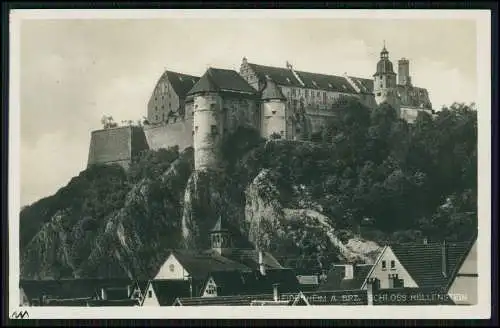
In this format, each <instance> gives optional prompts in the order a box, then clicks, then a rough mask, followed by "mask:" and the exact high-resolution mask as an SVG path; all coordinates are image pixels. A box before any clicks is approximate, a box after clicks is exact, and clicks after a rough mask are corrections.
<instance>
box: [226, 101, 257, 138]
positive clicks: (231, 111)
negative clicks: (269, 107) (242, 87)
mask: <svg viewBox="0 0 500 328" xmlns="http://www.w3.org/2000/svg"><path fill="white" fill-rule="evenodd" d="M221 100H222V111H223V113H224V114H223V116H224V117H223V122H221V124H222V125H223V132H234V130H235V129H236V128H237V127H239V126H251V127H255V128H258V129H260V114H259V110H258V103H257V101H256V100H253V99H246V98H234V97H227V96H224V97H223V98H221Z"/></svg>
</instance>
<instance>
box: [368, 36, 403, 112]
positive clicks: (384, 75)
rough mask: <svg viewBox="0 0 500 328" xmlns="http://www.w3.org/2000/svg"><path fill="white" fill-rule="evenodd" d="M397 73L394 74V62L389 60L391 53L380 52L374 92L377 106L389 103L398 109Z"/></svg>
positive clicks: (374, 77)
mask: <svg viewBox="0 0 500 328" xmlns="http://www.w3.org/2000/svg"><path fill="white" fill-rule="evenodd" d="M396 88H397V84H396V73H394V69H393V65H392V62H391V61H390V60H389V52H388V51H387V49H386V48H385V43H384V48H383V49H382V51H381V52H380V60H379V61H378V63H377V72H376V73H375V74H373V92H374V94H375V101H376V102H377V105H380V104H381V103H383V102H387V103H388V104H390V105H391V106H393V107H394V108H396V109H397V108H398V101H397V99H398V97H397V90H396Z"/></svg>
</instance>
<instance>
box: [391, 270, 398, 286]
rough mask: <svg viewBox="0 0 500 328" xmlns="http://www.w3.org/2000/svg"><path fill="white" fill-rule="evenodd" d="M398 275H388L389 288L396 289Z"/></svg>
mask: <svg viewBox="0 0 500 328" xmlns="http://www.w3.org/2000/svg"><path fill="white" fill-rule="evenodd" d="M398 283H399V279H398V275H397V274H391V273H389V288H398V287H399V286H398Z"/></svg>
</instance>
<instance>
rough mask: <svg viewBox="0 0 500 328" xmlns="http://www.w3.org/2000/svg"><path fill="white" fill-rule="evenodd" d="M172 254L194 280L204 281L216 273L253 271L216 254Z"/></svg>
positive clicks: (184, 252) (189, 251)
mask: <svg viewBox="0 0 500 328" xmlns="http://www.w3.org/2000/svg"><path fill="white" fill-rule="evenodd" d="M172 254H174V256H175V258H176V259H177V260H178V261H179V262H180V263H181V264H182V266H183V267H184V268H185V269H186V271H188V272H189V274H190V275H191V276H192V277H193V278H194V279H201V280H204V279H205V278H206V277H207V276H208V275H209V274H210V273H211V272H214V271H231V270H242V271H251V269H250V268H249V267H247V266H246V265H244V264H242V263H238V262H236V261H233V260H231V259H228V258H226V257H223V256H220V255H218V254H217V253H216V252H206V251H203V252H200V251H191V250H174V251H172Z"/></svg>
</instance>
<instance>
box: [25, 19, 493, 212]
mask: <svg viewBox="0 0 500 328" xmlns="http://www.w3.org/2000/svg"><path fill="white" fill-rule="evenodd" d="M384 40H385V42H386V46H387V49H388V51H389V56H390V59H391V60H392V61H393V63H394V64H395V67H397V65H396V63H397V60H398V59H399V58H401V57H406V58H408V59H409V60H410V75H411V77H412V82H413V84H414V85H416V86H419V87H425V88H427V89H428V91H429V94H430V97H431V102H432V103H433V106H434V107H435V108H436V109H439V108H440V107H441V106H442V105H450V104H452V103H453V102H455V101H457V102H466V103H470V102H474V101H476V97H477V66H476V56H477V49H476V23H475V21H472V20H456V19H450V20H368V19H349V20H346V19H315V18H309V19H293V20H290V19H287V20H283V19H276V18H275V19H271V18H262V19H255V18H253V19H222V18H221V19H199V18H197V19H179V18H169V19H142V20H137V19H136V20H117V19H113V20H109V19H91V20H79V19H71V20H69V19H68V20H23V21H22V22H21V31H20V59H19V60H20V66H21V67H20V121H21V122H20V124H21V127H20V128H21V130H20V131H21V136H20V147H21V148H20V161H21V162H20V165H21V168H20V170H21V171H20V173H21V179H20V180H21V181H20V192H21V198H20V202H21V205H22V206H24V205H28V204H30V203H33V202H35V201H37V200H38V199H40V198H43V197H47V196H50V195H52V194H54V193H55V192H56V191H57V190H58V189H59V188H61V187H63V186H65V185H66V184H67V183H68V182H69V181H70V179H71V178H72V177H74V176H77V175H78V174H79V173H80V172H81V171H82V170H84V169H85V167H86V165H87V157H88V151H89V143H90V133H91V131H92V130H96V129H100V128H101V123H100V120H101V117H102V116H103V115H111V116H113V118H114V119H115V121H116V122H121V121H122V120H128V119H131V120H134V121H136V120H139V119H141V118H142V117H143V116H145V115H146V108H147V107H146V106H147V101H148V100H149V97H150V95H151V93H152V91H153V88H154V86H155V84H156V82H157V81H158V79H159V77H160V76H161V75H162V73H163V71H164V70H166V69H168V70H172V71H177V72H182V73H186V74H193V75H198V76H200V75H202V74H203V73H204V71H205V70H206V69H207V68H208V67H210V66H212V67H219V68H228V69H234V70H238V69H239V66H240V64H241V60H242V58H243V57H244V56H245V57H247V58H248V61H249V62H253V63H257V64H262V65H269V66H278V67H285V64H286V62H287V61H289V62H290V63H291V64H293V66H294V68H295V69H297V70H301V71H310V72H316V73H324V74H335V75H341V74H343V73H344V72H346V73H348V74H349V75H352V76H359V77H366V78H371V76H372V74H373V73H374V71H375V67H376V63H377V61H378V59H379V53H380V51H381V49H382V46H383V42H384ZM478 110H480V109H478ZM488 110H489V109H488Z"/></svg>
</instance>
